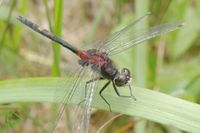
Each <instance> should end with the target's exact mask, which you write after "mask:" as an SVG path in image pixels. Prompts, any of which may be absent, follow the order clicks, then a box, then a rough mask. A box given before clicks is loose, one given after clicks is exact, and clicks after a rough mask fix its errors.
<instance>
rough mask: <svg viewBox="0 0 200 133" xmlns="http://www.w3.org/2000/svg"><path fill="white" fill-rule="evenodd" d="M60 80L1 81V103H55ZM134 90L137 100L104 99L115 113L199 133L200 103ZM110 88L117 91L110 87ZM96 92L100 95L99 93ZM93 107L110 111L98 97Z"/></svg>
mask: <svg viewBox="0 0 200 133" xmlns="http://www.w3.org/2000/svg"><path fill="white" fill-rule="evenodd" d="M59 80H60V81H61V82H60V86H63V84H64V85H65V86H66V88H67V86H68V84H70V83H66V82H65V81H66V79H64V78H60V79H59ZM57 81H58V78H30V79H21V80H8V81H1V82H0V103H13V102H56V101H53V100H55V98H53V96H54V92H55V88H57V84H56V83H57ZM102 85H103V84H102ZM100 86H101V85H100ZM133 88H134V92H135V95H136V97H137V101H134V100H132V99H127V98H120V97H118V96H117V95H116V94H115V93H108V91H107V92H105V93H104V97H105V98H106V99H107V100H108V101H109V103H110V104H111V108H112V110H113V111H114V112H118V113H122V114H127V115H130V116H138V117H142V118H145V119H148V120H152V121H155V122H158V123H161V124H165V125H168V126H173V127H176V128H179V129H181V130H184V131H188V132H199V130H200V126H199V125H200V111H199V110H200V106H199V105H198V104H195V103H191V102H188V101H185V100H182V99H179V98H175V97H172V96H169V95H166V94H163V93H160V92H156V91H152V90H149V89H144V88H140V87H133ZM60 89H61V90H60V91H63V90H62V88H60ZM70 89H71V88H68V90H67V92H70ZM81 89H83V88H77V91H78V92H79V91H81ZM109 89H113V88H112V87H111V86H109ZM78 92H77V93H78ZM96 93H98V90H97V91H96ZM122 93H123V94H128V93H129V91H128V89H127V90H126V89H123V90H122ZM82 95H84V94H82ZM60 98H62V96H60ZM58 100H59V99H58ZM81 100H82V99H81V98H80V97H76V96H74V97H73V98H72V101H70V103H71V104H74V103H79V102H80V101H81ZM93 106H94V107H96V108H99V109H104V110H109V108H108V107H107V105H106V104H105V102H104V101H103V100H102V99H101V98H100V96H99V95H98V94H96V95H95V97H94V101H93Z"/></svg>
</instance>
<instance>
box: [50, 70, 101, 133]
mask: <svg viewBox="0 0 200 133" xmlns="http://www.w3.org/2000/svg"><path fill="white" fill-rule="evenodd" d="M97 75H98V74H97V73H95V72H94V71H92V70H91V68H90V67H84V68H81V69H79V71H77V72H76V74H75V75H74V76H73V75H71V76H73V78H70V79H71V80H70V79H69V80H67V84H68V85H67V86H70V88H72V89H71V91H70V92H69V93H68V91H67V90H66V89H69V88H66V89H65V90H64V91H60V92H59V93H57V94H56V95H57V96H56V97H62V99H61V100H59V101H60V106H59V108H58V113H57V118H56V121H55V122H54V123H53V126H52V128H51V130H50V132H51V133H54V132H57V131H58V130H59V129H57V127H58V123H59V122H60V121H62V119H63V115H64V112H66V115H67V116H66V117H67V118H66V119H67V126H68V128H67V129H66V130H68V131H69V132H80V133H81V132H83V133H87V132H88V126H89V119H90V109H91V101H92V97H93V91H94V88H95V87H96V83H97V81H96V82H92V83H91V84H89V85H88V86H87V96H86V100H85V102H84V103H83V104H80V105H76V104H70V105H69V103H79V102H81V101H78V102H77V101H76V100H77V98H78V99H79V100H80V99H81V100H83V99H84V98H85V96H84V93H85V84H86V81H89V80H91V79H93V78H95V77H96V76H97ZM74 79H76V80H75V81H73V80H74ZM69 84H70V85H69ZM78 89H79V90H78ZM60 95H62V96H60ZM74 97H75V98H74ZM80 97H81V98H80ZM59 125H60V124H59ZM66 130H65V131H66Z"/></svg>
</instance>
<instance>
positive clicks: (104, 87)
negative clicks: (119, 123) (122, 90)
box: [99, 81, 112, 112]
mask: <svg viewBox="0 0 200 133" xmlns="http://www.w3.org/2000/svg"><path fill="white" fill-rule="evenodd" d="M110 82H111V81H108V82H107V83H106V84H105V85H104V86H103V88H102V89H101V90H100V91H99V95H100V96H101V98H102V99H103V100H104V101H105V102H106V103H107V104H108V106H109V110H110V112H112V111H111V107H110V104H109V103H108V101H107V100H106V99H105V98H104V96H103V95H102V92H103V91H104V90H105V89H106V87H107V86H108V85H109V84H110Z"/></svg>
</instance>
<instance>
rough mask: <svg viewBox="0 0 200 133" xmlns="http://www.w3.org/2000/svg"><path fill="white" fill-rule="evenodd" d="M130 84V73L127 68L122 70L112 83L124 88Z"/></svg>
mask: <svg viewBox="0 0 200 133" xmlns="http://www.w3.org/2000/svg"><path fill="white" fill-rule="evenodd" d="M130 82H131V77H130V71H129V70H128V69H127V68H123V69H122V70H120V71H119V73H118V75H117V76H116V77H115V79H114V83H115V84H116V85H117V86H125V85H127V84H129V83H130Z"/></svg>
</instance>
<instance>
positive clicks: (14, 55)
mask: <svg viewBox="0 0 200 133" xmlns="http://www.w3.org/2000/svg"><path fill="white" fill-rule="evenodd" d="M71 3H72V4H70V3H67V1H62V0H54V1H47V0H43V1H27V0H21V1H17V0H11V1H8V2H5V1H3V0H2V1H0V78H1V79H2V80H3V79H12V78H16V80H8V81H6V80H5V81H1V82H0V103H2V104H3V103H13V102H44V101H47V102H53V97H54V95H55V94H54V92H55V91H54V88H55V86H56V85H57V82H56V80H57V79H54V78H38V77H39V76H46V75H52V76H59V75H60V73H61V72H62V71H64V72H65V73H66V75H69V74H68V71H69V70H70V69H68V68H72V69H74V67H75V66H72V65H71V64H70V63H71V62H72V60H74V59H73V57H72V56H69V55H68V53H67V52H68V51H67V50H65V52H66V53H67V54H62V53H61V48H60V46H58V45H56V43H52V45H49V44H50V42H46V41H47V39H43V37H42V36H37V34H36V33H35V32H32V31H30V30H28V29H27V28H25V27H24V26H22V25H19V22H17V21H16V19H15V18H16V17H17V16H18V15H22V16H26V17H27V18H28V19H30V20H33V21H34V22H36V23H38V24H39V25H45V24H46V23H45V22H47V23H48V24H47V25H48V27H49V30H50V31H52V32H54V33H55V34H56V35H58V36H61V37H62V36H63V38H64V37H67V38H69V40H70V42H71V41H73V40H75V43H79V44H80V45H76V44H75V45H76V46H77V47H84V46H85V45H82V44H83V42H86V43H87V46H88V45H89V44H90V42H91V40H95V39H94V38H95V37H96V36H97V38H99V36H100V37H101V36H102V35H106V34H108V33H109V32H110V33H113V32H114V31H117V30H119V29H121V28H123V27H124V26H126V25H128V24H130V23H131V22H133V21H134V20H135V19H136V18H138V17H140V16H142V15H144V14H145V13H146V12H148V11H151V15H150V16H149V17H148V18H147V19H146V20H144V21H142V23H140V24H139V25H137V26H136V30H137V29H143V28H144V27H151V26H154V25H158V24H160V23H165V22H171V21H177V20H183V21H184V22H185V26H184V27H183V28H182V29H179V30H177V31H175V32H171V33H168V34H166V35H162V36H161V37H156V38H155V39H152V40H150V41H148V42H145V43H144V44H142V45H140V46H137V47H135V48H130V49H129V50H127V51H125V52H123V53H121V54H119V55H116V56H113V57H112V58H113V60H114V61H115V63H116V65H117V66H118V67H119V68H122V67H126V68H129V69H130V70H131V73H132V76H133V85H134V86H140V87H133V88H134V92H135V95H136V97H137V99H138V101H137V102H134V101H131V100H126V99H121V98H119V97H117V96H115V94H113V93H111V92H112V91H111V92H107V93H105V96H106V97H108V99H109V101H111V104H112V108H113V111H115V112H120V113H123V114H127V115H130V116H134V118H135V116H138V118H144V119H145V120H146V121H145V122H144V121H143V120H141V119H139V120H140V121H142V122H141V123H142V124H139V125H138V124H137V123H140V122H135V119H132V121H134V122H133V125H134V126H133V127H134V128H133V127H132V128H133V129H134V131H135V132H136V133H137V132H140V133H141V132H146V131H147V130H148V131H149V130H151V131H149V132H153V133H154V132H155V133H156V132H159V133H163V132H181V131H179V130H178V129H181V130H184V131H188V132H198V131H199V125H200V121H199V119H200V118H199V116H200V114H199V111H198V110H199V105H197V103H200V87H199V86H200V82H199V80H200V67H199V66H200V54H199V53H200V52H199V48H200V45H199V32H200V25H199V23H200V19H199V18H200V16H199V14H200V1H198V0H193V1H188V0H176V1H175V0H174V1H172V0H155V1H151V2H150V1H147V0H136V1H134V2H133V1H131V0H116V1H106V0H103V1H100V2H99V1H90V2H85V1H83V0H82V1H81V2H78V3H73V2H72V1H71ZM69 33H70V34H69ZM64 40H65V38H64ZM77 40H79V41H77ZM66 41H68V40H67V39H66ZM51 46H52V47H53V50H52V49H51ZM88 47H90V46H88ZM91 47H92V45H91ZM51 55H53V56H52V57H51ZM63 55H64V56H63ZM61 56H62V58H61ZM61 59H62V60H61ZM51 60H52V61H51ZM63 60H64V62H63ZM66 60H70V61H69V63H67V62H65V61H66ZM76 60H77V59H76ZM60 64H61V65H60ZM62 64H67V65H68V66H71V67H68V66H67V67H64V69H63V65H62ZM60 68H62V69H60ZM50 72H51V74H50ZM63 75H64V74H63ZM21 77H37V78H30V79H23V80H18V78H21ZM67 78H69V77H67ZM62 81H64V80H62V79H61V84H62V83H63V82H62ZM61 86H62V85H61ZM141 87H144V88H149V89H151V90H147V89H143V88H141ZM61 89H64V88H61ZM80 89H81V88H80ZM69 90H70V88H68V90H67V91H69ZM110 90H112V88H111V87H110ZM156 90H157V91H160V92H162V93H160V92H157V91H156ZM122 91H123V90H122ZM96 93H98V91H96ZM124 93H127V92H126V91H125V92H124ZM164 93H165V94H164ZM170 95H172V96H173V97H172V96H170ZM175 97H178V98H175ZM74 98H75V102H76V103H77V102H78V101H80V97H78V96H77V97H74ZM181 99H185V100H181ZM186 100H188V101H190V102H187V101H186ZM116 103H117V104H116ZM19 106H20V107H21V106H23V105H21V104H19ZM93 106H94V107H96V108H97V109H103V110H108V109H107V106H106V105H105V103H103V102H102V100H101V99H100V98H99V97H98V95H96V96H95V98H94V101H93ZM27 108H28V107H27ZM122 119H123V117H122ZM126 119H127V118H126ZM148 120H150V121H148ZM152 121H154V122H156V123H154V122H152ZM113 123H115V122H113ZM41 125H43V124H41ZM174 127H175V128H174ZM116 128H119V127H118V126H115V128H108V129H109V130H108V132H117V131H116ZM177 128H178V129H177ZM104 131H105V132H106V131H107V130H106V128H105V130H104ZM120 131H122V132H127V130H124V129H123V128H122V129H121V130H120Z"/></svg>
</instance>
